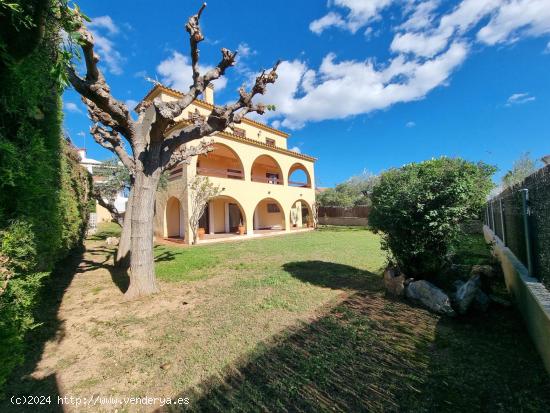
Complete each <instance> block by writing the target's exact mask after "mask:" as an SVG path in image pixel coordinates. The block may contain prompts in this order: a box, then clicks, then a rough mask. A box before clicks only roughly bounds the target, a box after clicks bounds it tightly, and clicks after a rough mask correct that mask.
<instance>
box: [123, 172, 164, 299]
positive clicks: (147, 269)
mask: <svg viewBox="0 0 550 413" xmlns="http://www.w3.org/2000/svg"><path fill="white" fill-rule="evenodd" d="M159 178H160V170H159V172H158V173H157V172H155V173H154V174H153V175H152V176H147V175H145V174H144V173H143V172H142V173H137V174H136V179H135V183H134V187H133V201H132V215H131V224H130V225H131V241H130V251H131V254H130V274H129V275H130V286H129V288H128V291H126V293H125V295H124V296H125V298H127V299H133V298H137V297H141V296H145V295H149V294H153V293H156V292H158V291H159V289H158V285H157V282H156V279H155V262H154V253H153V218H154V214H155V195H156V189H157V185H158V180H159Z"/></svg>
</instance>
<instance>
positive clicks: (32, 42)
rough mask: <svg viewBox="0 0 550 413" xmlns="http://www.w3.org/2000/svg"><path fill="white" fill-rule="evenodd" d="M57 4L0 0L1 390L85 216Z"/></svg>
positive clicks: (85, 185)
mask: <svg viewBox="0 0 550 413" xmlns="http://www.w3.org/2000/svg"><path fill="white" fill-rule="evenodd" d="M8 3H9V5H8ZM59 4H60V3H59V2H58V1H57V0H35V1H32V0H30V1H27V0H20V1H19V2H17V1H13V0H10V1H9V2H6V1H4V0H0V26H1V29H0V282H1V284H0V395H1V393H2V392H1V389H2V387H3V385H4V384H5V381H6V379H7V377H8V375H9V374H10V372H11V371H12V370H13V368H14V367H15V366H16V365H17V364H19V363H21V362H22V361H23V359H24V351H25V340H24V339H25V335H26V333H27V332H28V331H29V330H30V329H31V328H33V327H35V320H34V318H33V311H34V310H35V309H36V306H37V305H38V303H39V300H40V297H41V296H42V295H43V294H44V293H46V292H44V291H43V285H44V281H45V280H46V278H48V277H54V276H55V273H54V272H53V271H52V270H53V268H54V266H55V264H56V263H57V262H58V261H59V260H60V259H62V258H64V257H66V256H67V255H68V254H69V253H70V251H71V250H72V249H74V248H75V247H77V246H79V245H80V244H81V242H82V239H83V236H84V233H85V227H86V222H87V201H88V192H89V188H90V181H89V177H88V174H87V173H86V171H85V170H84V169H83V168H82V167H81V166H80V165H79V164H78V156H77V154H76V153H75V151H74V149H72V148H71V146H70V145H69V144H68V143H67V142H66V141H65V139H64V137H63V133H62V121H63V114H62V105H61V93H62V87H61V84H60V76H59V71H58V70H56V69H58V68H59V61H60V59H61V50H60V45H59V41H60V40H59V39H60V37H59V29H58V28H59V22H58V21H56V20H55V15H54V13H52V10H55V8H56V7H59ZM14 5H15V7H14Z"/></svg>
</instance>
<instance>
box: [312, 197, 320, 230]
mask: <svg viewBox="0 0 550 413" xmlns="http://www.w3.org/2000/svg"><path fill="white" fill-rule="evenodd" d="M311 214H312V215H313V216H312V217H311V218H312V220H313V228H317V225H318V224H319V202H314V203H313V204H311Z"/></svg>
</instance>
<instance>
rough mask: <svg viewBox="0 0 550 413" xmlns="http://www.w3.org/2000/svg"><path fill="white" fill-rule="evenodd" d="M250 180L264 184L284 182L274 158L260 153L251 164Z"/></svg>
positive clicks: (281, 171) (281, 172)
mask: <svg viewBox="0 0 550 413" xmlns="http://www.w3.org/2000/svg"><path fill="white" fill-rule="evenodd" d="M251 177H252V181H254V182H263V183H266V184H274V185H282V184H283V182H284V177H283V170H282V169H281V167H280V165H279V163H278V162H277V161H276V160H275V158H273V157H271V156H269V155H260V156H258V157H257V158H256V159H255V160H254V163H253V164H252V170H251Z"/></svg>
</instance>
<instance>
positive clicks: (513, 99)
mask: <svg viewBox="0 0 550 413" xmlns="http://www.w3.org/2000/svg"><path fill="white" fill-rule="evenodd" d="M535 99H536V98H535V96H531V95H530V94H529V93H514V94H513V95H511V96H510V97H509V98H508V99H507V100H506V106H512V105H521V104H524V103H528V102H533V101H534V100H535Z"/></svg>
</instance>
